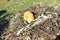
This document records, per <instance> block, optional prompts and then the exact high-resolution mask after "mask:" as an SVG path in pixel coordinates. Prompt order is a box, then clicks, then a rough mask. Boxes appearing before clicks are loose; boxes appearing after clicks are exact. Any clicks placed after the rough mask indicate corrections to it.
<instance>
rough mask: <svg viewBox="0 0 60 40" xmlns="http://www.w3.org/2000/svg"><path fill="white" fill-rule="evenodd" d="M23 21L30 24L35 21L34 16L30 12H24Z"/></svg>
mask: <svg viewBox="0 0 60 40" xmlns="http://www.w3.org/2000/svg"><path fill="white" fill-rule="evenodd" d="M23 19H24V20H26V21H27V22H28V23H30V22H31V21H33V20H34V15H33V13H32V12H30V11H26V12H24V15H23Z"/></svg>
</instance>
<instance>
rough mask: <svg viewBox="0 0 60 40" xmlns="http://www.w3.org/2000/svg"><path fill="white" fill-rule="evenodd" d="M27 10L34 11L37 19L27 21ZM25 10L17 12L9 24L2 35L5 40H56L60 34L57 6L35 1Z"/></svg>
mask: <svg viewBox="0 0 60 40" xmlns="http://www.w3.org/2000/svg"><path fill="white" fill-rule="evenodd" d="M25 11H31V12H32V13H34V16H35V20H34V21H31V22H30V23H27V24H26V23H25V22H24V19H23V14H24V12H25ZM25 11H22V12H19V13H17V14H16V15H15V16H14V17H13V18H12V19H11V20H10V24H9V29H8V30H6V31H4V32H3V34H2V35H1V38H2V39H3V40H55V39H56V37H57V35H60V29H59V23H60V22H59V21H58V20H59V16H58V15H59V14H58V11H57V10H56V8H55V6H51V5H49V4H46V3H35V4H33V5H32V6H31V7H29V8H28V9H26V10H25Z"/></svg>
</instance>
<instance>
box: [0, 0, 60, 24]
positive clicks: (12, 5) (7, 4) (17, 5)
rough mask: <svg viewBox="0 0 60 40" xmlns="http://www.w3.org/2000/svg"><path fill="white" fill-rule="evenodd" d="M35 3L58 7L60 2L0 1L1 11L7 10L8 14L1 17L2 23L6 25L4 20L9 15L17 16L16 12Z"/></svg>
mask: <svg viewBox="0 0 60 40" xmlns="http://www.w3.org/2000/svg"><path fill="white" fill-rule="evenodd" d="M35 2H43V3H48V4H54V5H58V4H60V0H9V1H8V0H0V11H1V10H7V12H6V13H4V14H3V17H1V16H2V15H0V23H2V22H3V23H4V21H3V20H4V19H5V18H6V17H9V15H15V14H16V12H18V11H21V10H25V9H27V8H28V7H29V6H31V5H32V4H33V3H35Z"/></svg>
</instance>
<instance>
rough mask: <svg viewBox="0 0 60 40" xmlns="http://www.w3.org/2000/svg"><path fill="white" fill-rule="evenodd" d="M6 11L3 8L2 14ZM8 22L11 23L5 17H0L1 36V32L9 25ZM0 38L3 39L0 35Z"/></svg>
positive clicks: (0, 14) (0, 13) (0, 12)
mask: <svg viewBox="0 0 60 40" xmlns="http://www.w3.org/2000/svg"><path fill="white" fill-rule="evenodd" d="M6 12H7V10H1V11H0V16H2V15H3V14H5V13H6ZM8 24H9V21H8V20H7V19H6V18H5V17H0V36H1V33H2V32H3V31H4V28H5V27H7V25H8ZM0 40H2V39H1V37H0Z"/></svg>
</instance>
